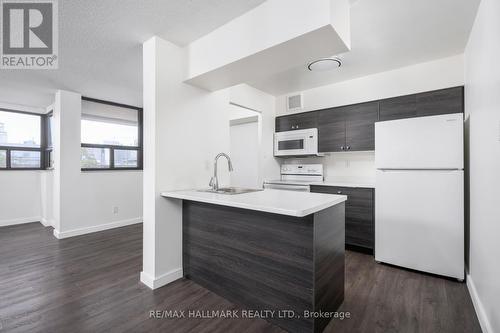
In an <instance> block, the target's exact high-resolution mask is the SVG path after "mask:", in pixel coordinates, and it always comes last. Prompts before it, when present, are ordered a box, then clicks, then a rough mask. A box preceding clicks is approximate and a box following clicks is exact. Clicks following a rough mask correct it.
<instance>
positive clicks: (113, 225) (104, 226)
mask: <svg viewBox="0 0 500 333" xmlns="http://www.w3.org/2000/svg"><path fill="white" fill-rule="evenodd" d="M136 223H142V217H136V218H135V219H129V220H121V221H116V222H111V223H106V224H100V225H95V226H92V227H87V228H80V229H73V230H68V231H62V232H61V231H59V230H57V229H55V228H54V237H56V238H57V239H63V238H68V237H75V236H80V235H85V234H90V233H92V232H98V231H103V230H108V229H114V228H119V227H125V226H127V225H131V224H136Z"/></svg>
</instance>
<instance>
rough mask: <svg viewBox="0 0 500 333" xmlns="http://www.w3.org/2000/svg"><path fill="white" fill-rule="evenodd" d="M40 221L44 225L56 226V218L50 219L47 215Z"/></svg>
mask: <svg viewBox="0 0 500 333" xmlns="http://www.w3.org/2000/svg"><path fill="white" fill-rule="evenodd" d="M40 223H41V224H42V225H43V226H44V227H52V226H54V220H52V219H50V220H48V219H46V218H45V217H42V218H41V219H40Z"/></svg>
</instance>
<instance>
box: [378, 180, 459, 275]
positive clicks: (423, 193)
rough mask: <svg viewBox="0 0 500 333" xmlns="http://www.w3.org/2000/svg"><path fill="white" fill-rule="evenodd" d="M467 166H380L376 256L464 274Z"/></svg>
mask: <svg viewBox="0 0 500 333" xmlns="http://www.w3.org/2000/svg"><path fill="white" fill-rule="evenodd" d="M463 188H464V174H463V171H446V170H439V171H428V170H420V171H402V170H397V171H396V170H387V171H382V170H377V175H376V191H375V259H376V260H377V261H380V262H385V263H390V264H394V265H398V266H402V267H407V268H411V269H416V270H420V271H424V272H430V273H434V274H439V275H444V276H449V277H454V278H458V279H463V278H464V190H463Z"/></svg>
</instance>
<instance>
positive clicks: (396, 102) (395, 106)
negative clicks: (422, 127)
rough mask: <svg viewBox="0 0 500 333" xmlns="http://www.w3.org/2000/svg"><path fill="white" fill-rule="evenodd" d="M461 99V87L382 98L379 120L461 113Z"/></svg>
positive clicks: (462, 104) (462, 107)
mask: <svg viewBox="0 0 500 333" xmlns="http://www.w3.org/2000/svg"><path fill="white" fill-rule="evenodd" d="M463 100H464V88H463V87H455V88H447V89H441V90H434V91H429V92H424V93H420V94H413V95H407V96H401V97H395V98H389V99H384V100H381V101H380V114H379V120H380V121H385V120H395V119H404V118H414V117H426V116H436V115H440V114H449V113H461V112H464V103H463Z"/></svg>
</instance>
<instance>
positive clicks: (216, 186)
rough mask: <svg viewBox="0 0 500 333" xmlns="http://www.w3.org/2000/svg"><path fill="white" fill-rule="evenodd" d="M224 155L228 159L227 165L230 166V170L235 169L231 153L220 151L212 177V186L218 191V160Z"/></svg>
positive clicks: (216, 157)
mask: <svg viewBox="0 0 500 333" xmlns="http://www.w3.org/2000/svg"><path fill="white" fill-rule="evenodd" d="M221 156H224V157H225V158H226V159H227V166H228V168H229V171H230V172H231V171H233V163H232V162H231V158H230V157H229V155H227V154H225V153H219V154H217V156H215V160H214V176H213V177H212V178H211V179H210V184H209V185H210V187H211V188H212V190H214V191H217V190H219V180H218V179H217V161H218V160H219V157H221Z"/></svg>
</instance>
